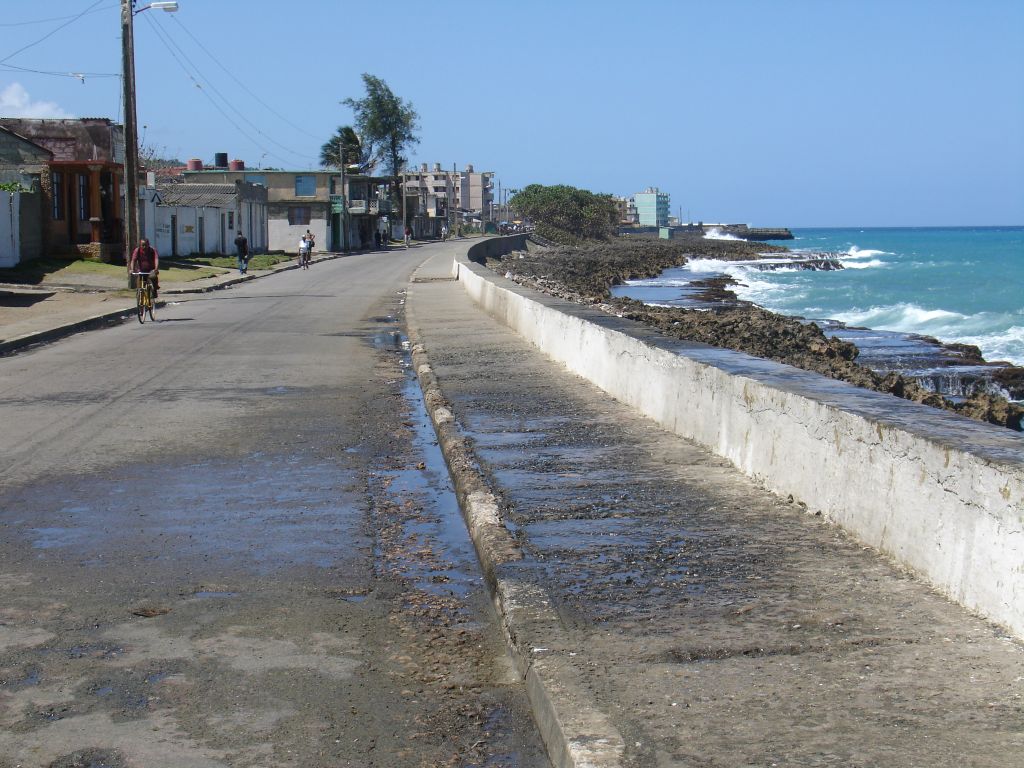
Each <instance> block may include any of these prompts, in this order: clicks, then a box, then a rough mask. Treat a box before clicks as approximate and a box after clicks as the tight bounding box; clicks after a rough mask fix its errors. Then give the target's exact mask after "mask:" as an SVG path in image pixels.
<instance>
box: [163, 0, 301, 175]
mask: <svg viewBox="0 0 1024 768" xmlns="http://www.w3.org/2000/svg"><path fill="white" fill-rule="evenodd" d="M147 21H149V23H150V26H152V27H153V29H154V30H158V29H159V33H160V34H161V35H162V36H163V37H164V40H165V44H167V43H168V42H169V43H170V45H173V46H174V48H175V49H176V50H177V51H178V53H180V54H181V56H182V58H184V59H185V61H187V62H188V63H189V65H190V66H191V67H192V70H193V71H194V72H195V73H196V74H197V75H198V76H199V77H200V78H202V80H203V81H204V82H205V83H206V84H207V85H208V86H209V88H210V90H212V91H213V92H214V93H215V94H217V96H218V97H219V98H220V100H221V101H222V102H223V103H224V105H225V106H227V107H228V108H229V109H230V110H231V111H232V112H234V113H235V114H236V115H238V117H239V118H240V119H241V120H242V121H244V122H245V123H247V124H248V125H249V126H250V127H251V128H252V130H253V131H255V132H256V133H257V134H259V135H260V136H262V137H263V138H264V139H266V140H267V141H269V142H270V143H271V144H273V145H275V146H277V147H279V148H281V149H282V150H284V151H285V152H287V153H289V154H290V155H293V156H295V157H297V158H299V159H300V160H302V161H306V162H308V161H309V159H310V158H309V157H307V156H306V155H304V154H302V153H301V152H296V151H295V150H293V149H291V148H290V147H288V146H286V145H284V144H282V143H281V142H279V141H276V140H275V139H274V138H273V137H272V136H269V135H268V134H267V133H266V132H264V131H263V130H262V129H261V128H260V127H259V126H258V125H256V123H254V122H253V121H252V120H250V119H249V117H248V116H247V115H246V114H245V113H244V112H242V111H241V110H240V109H238V108H237V107H236V106H235V105H234V104H233V103H232V102H231V101H230V100H229V99H228V98H227V97H226V96H225V95H224V94H223V93H221V92H220V90H219V89H218V88H217V86H216V85H214V83H213V82H211V81H210V79H209V78H208V77H206V75H204V74H203V72H202V70H201V69H200V67H199V66H197V65H196V63H195V62H194V61H192V59H191V58H189V56H188V54H187V53H185V51H184V50H183V49H182V48H181V46H180V45H178V44H177V43H176V42H175V41H174V39H173V38H171V36H170V35H169V34H168V33H167V31H166V30H164V29H162V28H161V27H159V25H158V24H157V22H155V21H154V20H153V19H149V18H147ZM193 82H194V79H193ZM200 88H201V86H200ZM260 148H261V149H264V147H260ZM275 156H276V157H279V156H277V155H275ZM285 162H287V161H285Z"/></svg>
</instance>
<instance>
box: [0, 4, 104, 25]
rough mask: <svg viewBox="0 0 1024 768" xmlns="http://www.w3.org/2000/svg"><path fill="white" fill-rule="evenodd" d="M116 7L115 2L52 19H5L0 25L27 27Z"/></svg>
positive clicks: (76, 17) (78, 17)
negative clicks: (73, 14) (76, 14)
mask: <svg viewBox="0 0 1024 768" xmlns="http://www.w3.org/2000/svg"><path fill="white" fill-rule="evenodd" d="M116 7H117V3H112V4H111V5H104V6H103V7H102V8H97V9H96V10H93V11H85V12H84V13H80V14H79V15H78V16H56V17H54V18H52V19H35V20H34V21H5V22H2V23H0V27H28V26H31V25H32V24H47V23H49V22H51V21H64V19H80V18H82V16H85V15H87V14H90V13H99V12H100V11H105V10H107V9H108V8H116Z"/></svg>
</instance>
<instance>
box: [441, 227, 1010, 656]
mask: <svg viewBox="0 0 1024 768" xmlns="http://www.w3.org/2000/svg"><path fill="white" fill-rule="evenodd" d="M508 240H511V239H510V238H508V239H498V238H495V239H492V240H485V241H482V242H481V243H480V244H478V245H476V246H473V247H472V248H471V249H470V256H469V259H474V260H477V259H479V258H480V257H481V256H482V255H483V253H484V252H485V251H486V252H487V253H488V255H493V254H495V253H498V252H499V251H501V250H502V249H505V250H510V249H511V248H512V244H511V243H509V242H507V241H508ZM503 241H504V242H503ZM517 247H521V246H517ZM454 272H455V275H456V276H457V277H458V279H459V280H460V282H462V284H463V286H464V287H465V289H466V290H467V291H468V292H469V294H470V295H471V296H472V297H473V298H474V300H475V301H477V302H478V303H479V304H480V305H481V306H482V307H484V308H485V309H486V310H487V311H488V312H489V313H490V314H492V315H493V316H495V317H496V318H498V319H500V320H502V321H503V322H505V323H506V324H508V325H509V326H510V327H512V328H514V329H515V330H516V331H518V332H519V333H520V334H522V335H523V336H524V337H525V338H526V339H528V340H529V341H531V342H532V343H533V344H535V345H536V346H537V347H539V348H540V349H542V350H543V351H544V352H546V353H547V354H548V355H550V356H551V357H552V358H554V359H556V360H559V361H561V362H563V363H564V364H565V365H566V366H567V367H568V368H569V369H570V370H572V371H574V372H576V373H577V374H579V375H581V376H584V377H586V378H588V379H589V380H591V381H593V382H594V383H595V384H596V385H598V386H599V387H601V388H602V389H604V390H605V391H607V392H608V393H610V394H611V395H613V396H614V397H616V398H618V399H619V400H622V401H623V402H626V403H628V404H630V405H632V406H634V407H636V408H637V409H638V410H640V411H641V412H642V413H644V414H645V415H647V416H649V417H650V418H652V419H653V420H655V421H656V422H657V423H658V424H660V425H662V426H664V427H665V428H667V429H670V430H672V431H674V432H675V433H677V434H679V435H681V436H683V437H686V438H690V439H693V440H695V441H697V442H699V443H701V444H703V445H705V446H707V447H708V448H710V449H711V450H713V451H715V452H716V453H718V454H720V455H722V456H724V457H726V458H728V459H729V460H730V461H732V462H733V463H734V464H735V465H736V466H737V467H739V468H740V469H741V470H742V471H744V472H746V473H747V474H748V475H751V476H753V477H754V478H756V479H757V480H759V481H760V482H762V483H763V484H764V485H765V486H766V487H768V488H770V489H771V490H773V491H775V492H777V493H780V494H782V495H792V496H793V497H794V499H795V500H796V501H798V502H801V503H803V504H806V505H807V507H808V509H809V510H810V511H812V512H821V513H822V514H823V515H825V516H826V517H828V518H829V519H831V520H833V521H835V522H836V523H838V524H840V525H842V526H843V527H844V528H846V529H847V530H849V531H850V532H852V533H853V534H855V535H856V536H857V537H858V538H860V539H861V540H862V541H863V542H864V543H866V544H869V545H871V546H873V547H876V548H878V549H879V550H881V551H883V552H885V553H887V554H889V555H891V556H892V557H893V558H895V559H896V560H897V561H898V562H900V563H901V564H903V565H905V566H907V567H909V568H911V569H913V570H915V571H917V572H918V573H919V574H921V575H922V576H924V577H925V578H926V579H928V580H929V581H931V582H932V583H933V584H935V585H936V586H937V587H939V588H940V589H942V590H943V591H944V592H946V593H947V594H948V595H949V596H950V597H951V598H953V599H954V600H956V601H958V602H960V603H961V604H963V605H965V606H967V607H969V608H972V609H974V610H977V611H978V612H980V613H982V614H983V615H985V616H987V617H989V618H990V619H992V620H994V621H996V622H998V623H1000V624H1003V625H1005V626H1006V627H1008V628H1010V629H1011V630H1012V631H1013V632H1014V633H1015V634H1017V635H1018V636H1020V637H1024V438H1022V437H1021V436H1020V435H1018V434H1016V433H1013V432H1010V431H1009V430H1004V429H999V428H997V427H991V426H988V425H985V424H981V423H977V422H973V421H970V420H968V419H965V418H962V417H958V416H955V415H952V414H948V413H945V412H942V411H938V410H936V409H932V408H928V407H927V406H922V405H917V404H914V403H910V402H907V401H903V400H900V399H898V398H894V397H891V396H889V395H882V394H879V393H874V392H869V391H867V390H861V389H858V388H856V387H851V386H849V385H846V384H844V383H842V382H837V381H833V380H831V379H828V378H825V377H823V376H819V375H817V374H813V373H808V372H806V371H800V370H798V369H795V368H792V367H789V366H785V365H781V364H777V363H773V362H770V361H766V360H760V359H757V358H753V357H750V356H747V355H744V354H741V353H738V352H732V351H729V350H722V349H716V348H713V347H707V346H704V345H700V344H687V343H680V342H678V341H675V340H671V339H667V338H665V337H663V336H661V335H660V334H657V333H656V332H654V331H652V330H651V329H647V328H645V327H643V326H640V325H638V324H636V323H631V322H629V321H625V320H621V319H619V318H614V317H610V316H608V315H606V314H603V313H600V312H598V311H596V310H590V309H588V308H586V307H580V306H578V305H574V304H570V303H568V302H563V301H559V300H557V299H552V298H550V297H546V296H542V295H540V294H537V293H535V292H532V291H527V290H525V289H523V288H521V287H520V286H517V285H515V284H514V283H512V282H511V281H508V280H505V279H504V278H501V277H499V276H497V275H495V274H494V273H493V272H490V271H489V270H487V269H485V268H482V267H480V266H479V265H476V264H472V263H470V261H469V260H468V259H463V258H460V259H458V260H456V263H455V265H454Z"/></svg>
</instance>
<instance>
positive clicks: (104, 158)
mask: <svg viewBox="0 0 1024 768" xmlns="http://www.w3.org/2000/svg"><path fill="white" fill-rule="evenodd" d="M0 128H3V129H5V131H4V136H0V143H2V144H4V145H5V146H6V147H7V150H6V151H7V152H8V155H9V154H10V152H12V151H15V152H16V151H18V150H12V145H13V144H14V143H16V142H14V141H13V140H12V139H11V136H12V134H13V135H14V136H16V137H18V138H19V139H21V140H23V141H28V142H30V143H31V144H34V145H36V146H37V147H39V148H41V149H43V150H46V151H47V152H49V154H50V157H49V159H48V160H47V161H46V162H45V168H42V169H40V170H39V171H38V176H39V192H40V194H41V196H42V197H41V202H42V208H43V219H44V220H45V225H44V226H43V228H42V233H41V236H42V242H43V246H42V248H43V252H45V253H48V254H83V255H86V256H89V257H92V258H97V259H103V260H106V261H115V260H119V259H121V258H123V252H124V245H123V242H122V240H123V231H124V229H123V227H124V214H123V212H122V211H123V208H122V199H121V195H122V191H121V187H122V181H123V177H124V129H123V127H122V126H120V125H118V124H115V123H114V122H112V121H111V120H109V119H106V118H82V119H78V120H49V119H33V118H11V117H2V118H0ZM22 151H24V150H22ZM29 155H31V153H29ZM41 157H42V156H41V155H39V154H38V153H36V154H35V156H34V157H33V156H26V158H25V159H26V161H27V162H26V167H30V168H38V167H39V165H40V163H39V162H38V161H39V160H40V159H41ZM27 172H28V173H29V174H30V175H31V174H34V173H35V171H27ZM5 173H8V174H10V173H11V171H10V169H8V170H7V171H5Z"/></svg>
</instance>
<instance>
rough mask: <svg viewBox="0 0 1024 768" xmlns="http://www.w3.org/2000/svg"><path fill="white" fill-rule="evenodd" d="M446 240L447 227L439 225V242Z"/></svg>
mask: <svg viewBox="0 0 1024 768" xmlns="http://www.w3.org/2000/svg"><path fill="white" fill-rule="evenodd" d="M447 239H448V225H447V224H442V225H441V240H442V241H443V240H447Z"/></svg>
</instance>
